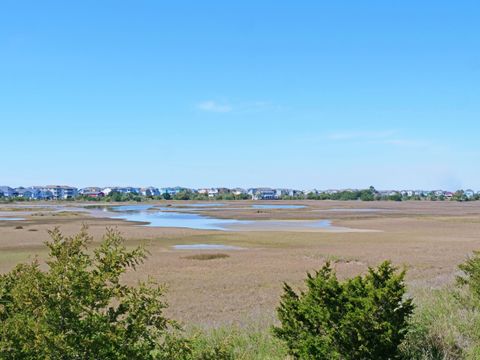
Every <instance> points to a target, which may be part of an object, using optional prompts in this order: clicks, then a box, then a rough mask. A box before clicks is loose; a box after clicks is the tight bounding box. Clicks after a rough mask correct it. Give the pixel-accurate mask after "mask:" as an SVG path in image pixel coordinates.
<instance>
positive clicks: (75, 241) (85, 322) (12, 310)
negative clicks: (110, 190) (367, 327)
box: [0, 229, 189, 360]
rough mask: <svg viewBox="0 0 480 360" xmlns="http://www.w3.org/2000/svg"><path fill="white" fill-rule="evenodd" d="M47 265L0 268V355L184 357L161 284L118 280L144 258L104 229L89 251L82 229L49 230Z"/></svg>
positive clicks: (185, 348)
mask: <svg viewBox="0 0 480 360" xmlns="http://www.w3.org/2000/svg"><path fill="white" fill-rule="evenodd" d="M50 236H51V241H48V242H46V245H47V246H48V248H49V258H48V260H47V262H46V265H47V269H46V270H43V268H42V267H41V266H40V264H39V262H38V261H34V262H33V263H31V264H21V265H18V266H17V267H16V268H15V269H13V270H12V271H11V272H10V273H7V274H4V275H1V276H0V358H1V359H32V360H33V359H171V358H172V354H175V355H174V356H176V355H179V357H175V358H181V357H185V358H187V355H188V354H189V348H188V346H189V343H188V341H186V340H182V339H179V338H177V337H176V336H175V330H176V329H178V326H177V324H176V323H175V322H173V321H171V320H169V319H167V318H166V317H165V316H164V315H163V310H164V309H165V307H166V304H165V302H164V301H163V300H162V294H163V289H162V288H161V287H159V286H157V285H156V284H152V283H140V284H139V285H138V286H128V285H125V284H123V283H122V282H121V281H120V278H121V276H122V275H123V274H124V273H125V272H126V271H127V270H128V269H135V267H136V266H137V265H138V264H140V263H141V262H142V261H143V259H144V258H145V255H146V254H145V250H144V249H143V248H141V247H139V248H136V249H134V250H131V251H127V249H126V248H125V246H124V245H123V238H122V237H121V236H120V234H119V233H118V232H116V231H112V230H108V231H107V233H106V235H105V236H104V239H103V242H102V243H101V244H100V246H99V247H98V248H96V249H95V250H94V251H93V253H92V252H89V251H87V245H88V244H89V243H90V241H91V237H90V236H88V234H87V232H86V229H82V231H81V232H80V233H79V234H78V235H75V236H72V237H65V236H63V235H62V234H61V233H60V231H59V230H58V229H55V230H53V231H51V232H50Z"/></svg>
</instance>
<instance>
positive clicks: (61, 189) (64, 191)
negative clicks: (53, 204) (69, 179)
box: [43, 185, 78, 200]
mask: <svg viewBox="0 0 480 360" xmlns="http://www.w3.org/2000/svg"><path fill="white" fill-rule="evenodd" d="M43 190H46V191H50V192H51V193H52V196H53V198H54V199H57V200H61V199H63V200H65V199H73V198H74V197H75V196H77V194H78V189H77V188H75V187H72V186H65V185H47V186H45V188H44V189H43Z"/></svg>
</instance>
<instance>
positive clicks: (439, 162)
mask: <svg viewBox="0 0 480 360" xmlns="http://www.w3.org/2000/svg"><path fill="white" fill-rule="evenodd" d="M479 12H480V3H478V2H476V1H455V2H454V1H421V2H419V1H409V0H406V1H401V2H400V1H368V0H366V1H330V2H327V1H290V2H288V1H282V2H279V1H258V0H257V1H238V2H235V3H234V2H224V1H201V2H199V1H174V2H167V1H76V2H73V1H48V0H45V1H41V2H40V1H18V0H5V1H2V2H1V3H0V129H1V130H0V132H1V134H2V137H1V140H0V153H1V159H2V164H1V165H0V166H1V168H0V185H3V184H9V185H15V186H19V185H35V184H46V183H61V184H72V185H77V186H87V185H107V184H111V185H130V184H131V185H138V186H140V185H156V186H164V185H183V186H191V187H203V186H232V187H233V186H244V187H249V186H267V185H268V186H276V187H277V186H282V187H295V188H319V189H323V188H339V187H367V186H369V185H375V186H376V187H377V188H381V189H388V188H445V189H456V188H460V187H463V188H467V187H472V188H474V189H476V190H480V167H479V166H478V160H479V158H480V141H479V135H480V116H479V115H480V25H479V22H478V13H479Z"/></svg>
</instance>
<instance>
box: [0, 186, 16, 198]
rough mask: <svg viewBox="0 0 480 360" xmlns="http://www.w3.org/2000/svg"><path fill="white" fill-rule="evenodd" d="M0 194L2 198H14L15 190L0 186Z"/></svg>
mask: <svg viewBox="0 0 480 360" xmlns="http://www.w3.org/2000/svg"><path fill="white" fill-rule="evenodd" d="M0 193H2V195H3V196H4V197H14V196H16V195H17V194H16V192H15V189H13V188H11V187H10V186H0Z"/></svg>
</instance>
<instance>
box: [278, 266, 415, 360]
mask: <svg viewBox="0 0 480 360" xmlns="http://www.w3.org/2000/svg"><path fill="white" fill-rule="evenodd" d="M404 276H405V272H404V271H402V272H400V273H398V272H397V271H396V269H395V268H393V267H392V266H391V264H390V263H389V262H384V263H383V264H381V265H380V266H379V267H378V268H377V269H372V268H370V269H369V271H368V273H367V275H365V276H364V277H361V276H357V277H354V278H352V279H348V280H346V281H344V282H340V281H339V280H338V279H337V276H336V274H335V273H334V272H333V270H332V268H331V267H330V264H329V263H327V264H326V265H325V266H324V267H323V268H322V269H321V270H320V271H318V272H316V273H315V274H314V275H311V274H308V276H307V279H306V281H305V282H306V286H307V290H306V291H305V292H301V293H300V294H297V293H295V292H294V290H293V289H292V288H291V287H290V286H289V285H288V284H285V285H284V294H283V295H282V298H281V303H280V306H279V308H278V309H277V311H278V316H279V319H280V321H281V326H280V327H275V328H274V334H275V335H276V336H277V337H278V338H280V339H282V340H283V341H285V342H286V344H287V346H288V349H289V353H290V355H292V356H293V357H294V358H296V359H342V360H344V359H345V360H350V359H351V360H354V359H355V360H362V359H365V360H366V359H369V360H376V359H378V360H380V359H381V360H386V359H397V358H400V351H399V345H400V343H401V342H402V340H403V339H404V337H405V334H406V332H407V328H408V318H409V317H410V315H411V314H412V312H413V304H412V301H411V300H410V299H404V295H405V284H404Z"/></svg>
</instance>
